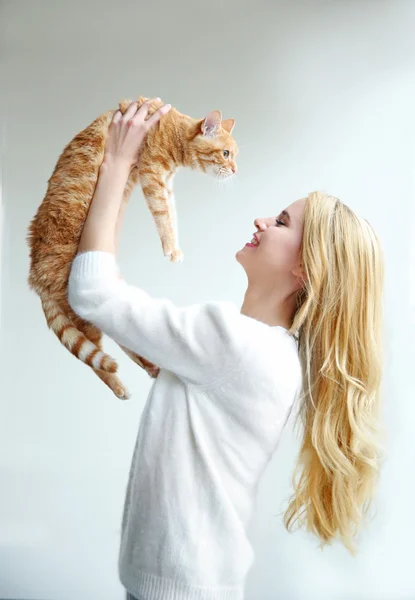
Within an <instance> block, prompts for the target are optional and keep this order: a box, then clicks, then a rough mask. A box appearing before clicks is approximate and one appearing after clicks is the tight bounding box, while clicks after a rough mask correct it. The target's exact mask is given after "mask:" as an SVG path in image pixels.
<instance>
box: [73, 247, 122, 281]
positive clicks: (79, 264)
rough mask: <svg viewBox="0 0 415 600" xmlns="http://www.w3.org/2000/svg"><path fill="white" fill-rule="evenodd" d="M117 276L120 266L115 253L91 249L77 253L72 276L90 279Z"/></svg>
mask: <svg viewBox="0 0 415 600" xmlns="http://www.w3.org/2000/svg"><path fill="white" fill-rule="evenodd" d="M105 275H106V276H108V275H110V276H117V275H118V267H117V263H116V260H115V256H114V254H112V253H111V252H103V251H101V250H90V251H88V252H81V253H80V254H77V255H76V256H75V258H74V260H73V263H72V268H71V278H73V279H90V278H91V277H102V276H105Z"/></svg>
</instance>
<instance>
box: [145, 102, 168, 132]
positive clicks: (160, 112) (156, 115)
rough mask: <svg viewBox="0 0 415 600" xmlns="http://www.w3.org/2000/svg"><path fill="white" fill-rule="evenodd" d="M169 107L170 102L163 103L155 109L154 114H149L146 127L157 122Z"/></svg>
mask: <svg viewBox="0 0 415 600" xmlns="http://www.w3.org/2000/svg"><path fill="white" fill-rule="evenodd" d="M170 109H171V104H164V105H163V106H162V107H161V108H159V109H158V110H156V112H155V113H154V115H151V117H150V118H149V119H147V121H146V123H147V124H148V127H152V126H153V125H155V124H156V123H158V122H159V121H160V119H161V117H162V116H163V115H166V114H167V113H168V112H169V110H170Z"/></svg>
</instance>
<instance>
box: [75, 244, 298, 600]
mask: <svg viewBox="0 0 415 600" xmlns="http://www.w3.org/2000/svg"><path fill="white" fill-rule="evenodd" d="M117 274H118V269H117V264H116V261H115V258H114V256H113V255H112V254H110V253H107V252H86V253H83V254H79V255H78V256H77V257H76V258H75V260H74V261H73V265H72V269H71V274H70V279H69V288H68V297H69V303H70V305H71V307H72V308H73V310H74V311H75V312H76V313H77V314H78V315H80V316H81V317H82V318H84V319H86V320H88V321H90V322H91V323H93V324H94V325H96V326H97V327H99V328H100V329H101V330H102V331H103V332H104V333H106V334H107V335H108V336H110V337H111V338H112V339H114V340H115V341H116V342H119V343H120V344H122V345H124V346H126V347H128V348H131V349H132V350H134V351H135V352H136V353H137V354H139V355H141V356H144V357H145V358H147V359H148V360H150V361H152V362H153V363H155V364H157V365H158V366H159V367H160V374H159V376H158V377H157V379H156V380H155V381H154V383H153V385H152V387H151V390H150V393H149V396H148V399H147V403H146V406H145V408H144V410H143V413H142V417H141V423H140V428H139V431H138V436H137V442H136V446H135V450H134V456H133V460H132V464H131V470H130V477H129V481H128V488H127V494H126V500H125V507H124V514H123V522H122V537H121V547H120V555H119V576H120V580H121V582H122V584H123V585H124V586H125V588H126V589H127V590H129V591H130V592H131V594H133V595H134V596H136V597H137V598H138V599H139V600H241V599H243V597H244V591H243V590H244V582H245V579H246V575H247V573H248V571H249V569H250V567H251V565H252V562H253V558H254V555H253V551H252V547H251V545H250V543H249V540H248V538H247V535H246V528H247V525H248V523H249V520H250V518H251V515H252V511H253V508H254V505H255V495H256V490H257V486H258V482H259V479H260V477H261V475H262V473H263V471H264V469H265V467H266V466H267V463H268V462H269V460H270V459H271V456H272V454H273V452H274V450H275V449H276V447H277V445H278V441H279V439H280V436H281V432H282V429H283V427H284V425H285V423H286V420H287V418H288V416H289V413H290V411H291V409H292V407H293V403H294V401H295V399H296V398H297V397H298V392H299V390H300V386H301V368H300V362H299V357H298V350H297V343H296V341H295V339H294V338H293V337H292V336H290V335H289V334H288V332H287V330H286V329H284V328H283V327H280V326H276V327H270V326H268V325H266V324H265V323H262V322H260V321H257V320H256V319H253V318H251V317H247V316H245V315H242V314H241V313H240V310H239V309H238V307H237V306H236V305H235V304H233V303H231V302H206V303H203V304H195V305H191V306H187V307H184V308H178V307H176V306H175V305H174V304H173V303H172V302H171V301H169V300H167V299H163V298H152V297H150V296H149V295H148V294H147V293H146V292H144V291H143V290H141V289H139V288H137V287H135V286H131V285H128V284H127V283H126V282H124V281H121V280H120V279H118V277H117Z"/></svg>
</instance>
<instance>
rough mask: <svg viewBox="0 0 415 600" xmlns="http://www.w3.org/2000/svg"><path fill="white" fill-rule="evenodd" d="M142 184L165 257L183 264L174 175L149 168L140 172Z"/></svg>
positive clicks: (144, 168)
mask: <svg viewBox="0 0 415 600" xmlns="http://www.w3.org/2000/svg"><path fill="white" fill-rule="evenodd" d="M140 182H141V187H142V190H143V193H144V197H145V199H146V202H147V206H148V208H149V210H150V212H151V214H152V216H153V219H154V222H155V224H156V227H157V231H158V234H159V237H160V241H161V245H162V248H163V254H164V256H165V257H166V258H168V259H169V261H170V262H181V261H182V260H183V252H182V251H181V250H180V248H179V242H178V232H177V217H176V206H175V202H174V195H173V190H172V174H171V173H169V172H168V171H165V172H162V173H160V172H158V173H157V174H156V173H154V172H153V171H152V170H151V169H149V168H148V166H147V167H143V168H142V169H141V170H140Z"/></svg>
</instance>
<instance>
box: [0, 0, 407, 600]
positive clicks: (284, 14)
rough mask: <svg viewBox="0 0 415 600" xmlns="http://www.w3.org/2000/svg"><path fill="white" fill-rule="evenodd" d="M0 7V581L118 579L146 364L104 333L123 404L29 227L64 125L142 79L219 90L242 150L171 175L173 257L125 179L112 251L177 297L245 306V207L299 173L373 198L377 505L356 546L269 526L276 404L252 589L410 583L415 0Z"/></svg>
mask: <svg viewBox="0 0 415 600" xmlns="http://www.w3.org/2000/svg"><path fill="white" fill-rule="evenodd" d="M0 18H1V28H0V40H1V41H0V44H1V69H2V75H1V87H2V92H1V102H2V107H1V115H2V122H1V138H0V139H1V151H2V168H1V176H2V186H1V194H2V204H1V207H2V212H1V215H2V224H3V227H2V244H1V294H0V298H1V330H0V331H1V337H0V342H1V348H0V351H1V354H0V365H1V380H0V381H1V384H0V385H1V387H0V394H1V418H0V439H1V452H0V478H1V480H0V486H1V494H0V597H14V598H27V599H33V600H34V599H38V600H39V599H50V600H74V599H76V600H98V599H99V600H115V599H120V600H121V598H123V591H122V587H121V585H120V583H119V581H118V574H117V558H118V544H119V533H120V524H121V511H122V505H123V499H124V492H125V487H126V482H127V476H128V470H129V467H130V459H131V456H132V451H133V445H134V442H135V437H136V433H137V429H138V425H139V420H140V415H141V411H142V409H143V406H144V403H145V401H146V397H147V394H148V391H149V388H150V385H151V380H150V379H149V378H148V376H147V375H146V374H144V373H143V372H142V371H140V370H139V369H138V368H137V367H136V366H135V365H134V364H133V363H132V362H130V361H129V360H128V358H127V357H126V356H124V354H123V353H122V352H120V351H119V349H118V348H117V346H116V345H115V344H113V343H112V342H111V341H110V340H108V341H107V343H106V348H107V350H108V351H109V352H110V353H113V354H114V355H115V356H116V357H117V358H118V359H119V363H120V374H121V377H122V380H123V381H124V382H125V383H126V384H127V386H128V387H129V388H130V390H131V391H132V393H133V397H132V399H131V400H130V401H129V402H125V403H123V402H121V401H119V400H117V399H116V398H115V397H114V396H113V395H112V393H111V392H110V391H109V390H107V388H106V387H105V386H104V384H103V383H101V382H100V381H99V380H98V378H97V377H96V376H95V375H94V374H93V373H92V372H91V371H90V370H89V369H88V368H87V367H85V366H84V365H82V364H81V363H80V362H79V361H77V360H75V359H74V358H73V357H72V356H71V355H70V354H69V353H68V351H67V350H65V349H64V348H63V347H62V346H61V345H60V344H59V342H58V341H57V339H56V338H55V336H54V335H53V334H52V333H51V332H50V331H48V329H47V327H46V323H45V320H44V316H43V313H42V310H41V307H40V303H39V299H38V298H37V296H35V294H33V293H32V292H29V290H28V286H27V283H26V278H27V273H28V267H29V260H28V249H27V245H26V242H25V236H26V231H27V227H28V225H29V222H30V219H31V218H32V216H33V215H34V214H35V212H36V210H37V207H38V205H39V204H40V202H41V200H42V198H43V196H44V194H45V191H46V187H47V180H48V178H49V177H50V175H51V173H52V171H53V168H54V166H55V164H56V161H57V158H58V155H59V154H60V152H61V151H62V149H63V147H64V146H65V145H66V143H67V142H69V140H70V139H71V138H72V137H73V136H74V135H75V134H76V133H78V132H79V131H80V130H81V129H83V128H84V127H85V126H87V125H88V124H89V123H90V122H91V121H92V120H93V119H94V118H95V117H96V116H98V115H99V114H100V113H101V112H103V111H105V110H107V109H109V108H115V107H116V106H117V103H118V101H119V100H120V99H122V98H123V97H125V96H126V97H129V98H131V99H134V98H135V97H136V96H138V95H140V94H143V95H149V96H157V95H160V96H161V97H162V98H163V99H164V101H165V102H170V103H172V104H173V105H175V106H176V107H177V108H178V109H179V110H181V111H182V112H184V113H187V114H189V115H192V116H194V117H200V118H201V117H203V116H204V115H205V114H206V113H207V112H208V111H210V110H212V109H216V108H219V109H221V110H222V112H223V116H224V118H228V117H234V118H235V119H236V127H235V130H234V135H235V138H236V139H237V141H238V143H239V144H240V148H241V151H240V157H239V161H238V164H239V173H238V177H237V179H236V180H235V181H233V182H232V183H231V184H229V185H226V186H219V185H217V184H216V183H215V181H214V180H213V179H209V178H207V177H203V176H202V175H201V174H198V173H193V172H190V171H182V172H181V173H180V174H179V175H178V177H177V179H176V183H175V189H176V198H177V207H178V218H179V231H180V243H181V247H182V249H183V251H184V253H185V260H184V263H182V264H181V265H172V264H169V263H168V262H166V260H165V259H164V258H163V256H162V252H161V246H160V242H159V240H158V238H157V234H156V231H155V227H154V226H153V222H152V218H151V216H150V214H149V212H148V210H147V208H146V205H145V202H144V200H143V198H142V196H141V192H140V191H139V190H136V191H135V193H134V195H133V197H132V199H131V204H130V206H129V209H128V213H127V219H126V224H125V229H124V231H123V237H122V242H121V250H120V257H119V262H120V265H121V269H122V272H123V275H124V277H125V278H126V279H127V281H129V282H131V283H135V284H137V285H139V286H141V287H142V288H144V289H145V290H146V291H147V292H149V293H150V294H152V295H153V296H155V297H157V296H159V297H160V296H164V297H168V298H170V299H171V300H173V301H174V302H176V303H177V304H178V305H186V304H190V303H193V302H199V301H204V300H212V299H223V300H233V301H235V302H236V303H238V304H239V305H241V303H242V300H243V294H244V290H245V285H246V278H245V275H244V272H243V270H242V268H241V267H240V265H238V264H237V263H236V261H235V258H234V255H235V252H236V251H237V250H238V249H239V248H241V247H242V246H243V245H244V244H245V242H246V241H248V240H250V238H251V234H252V233H253V231H254V226H253V219H254V218H255V217H257V216H264V215H273V214H276V213H278V212H279V211H280V210H281V209H283V208H285V207H286V206H288V205H289V204H290V203H291V202H293V201H294V200H296V199H297V198H300V197H303V196H305V195H306V194H307V193H309V192H311V191H313V190H315V189H324V190H326V191H328V192H329V193H331V194H333V195H336V196H338V197H339V198H340V199H341V200H343V201H344V202H346V203H347V204H348V205H349V206H350V207H351V208H352V209H354V210H355V211H356V212H357V213H358V214H359V215H360V216H362V217H365V218H367V219H368V220H369V221H370V222H371V223H372V224H373V225H374V227H375V228H376V230H377V231H378V233H379V235H380V237H381V239H382V242H383V245H384V249H385V254H386V289H385V296H384V308H385V330H386V339H387V348H386V356H387V363H386V365H385V380H384V390H383V393H384V398H385V399H384V418H385V421H386V426H387V430H388V435H389V449H388V459H387V461H386V462H385V465H384V468H383V472H382V480H381V484H380V488H379V495H378V497H377V504H376V507H375V509H376V510H377V516H376V518H375V519H374V520H373V521H372V523H371V524H370V526H369V527H368V528H367V529H366V530H365V531H364V532H363V533H362V535H361V536H360V538H359V542H360V551H359V555H358V558H357V559H353V558H351V557H350V556H349V555H348V554H347V552H346V550H345V549H344V548H343V547H342V546H341V545H339V544H337V543H336V544H334V545H333V547H331V548H328V549H326V551H325V552H324V553H321V552H320V551H319V550H318V549H317V543H316V540H315V539H314V538H312V537H311V536H309V535H307V534H305V533H303V532H299V533H294V534H291V535H290V534H288V533H287V532H286V531H285V529H284V528H283V526H282V523H281V517H279V516H278V513H281V511H282V510H283V509H284V508H285V507H286V502H284V501H285V500H286V498H287V497H288V495H289V493H290V491H291V485H290V476H291V472H292V469H293V467H294V464H295V458H296V454H297V450H298V440H297V439H296V437H295V432H293V430H292V424H291V425H289V426H288V427H287V428H286V430H285V432H284V435H283V438H282V440H281V444H280V446H279V450H278V452H277V453H276V454H275V456H274V459H273V461H272V463H271V464H270V466H269V468H268V470H267V472H266V474H265V476H264V478H263V480H262V482H261V487H260V490H259V496H258V505H257V512H256V515H255V518H254V520H253V522H252V526H251V528H250V537H251V539H252V543H253V545H254V549H255V552H256V562H255V564H254V566H253V568H252V570H251V571H250V573H249V577H248V580H247V593H246V598H247V600H277V599H281V600H317V599H318V600H363V599H373V600H410V599H412V600H413V599H414V598H415V579H414V569H413V566H414V561H413V556H414V554H413V540H414V533H415V532H414V523H413V498H414V493H415V487H414V479H413V474H414V467H413V465H414V461H415V452H414V448H415V446H414V442H413V431H414V425H415V423H414V420H415V419H414V416H415V415H414V392H413V364H414V344H413V339H414V323H415V284H414V270H413V266H412V265H413V261H414V259H415V250H414V243H413V241H412V246H411V236H412V240H413V239H414V236H415V231H414V229H415V227H414V223H415V212H414V209H413V206H414V175H413V173H414V171H413V167H414V129H415V128H414V106H415V102H414V100H415V81H414V63H415V38H414V35H413V31H414V19H415V3H414V2H412V1H408V2H404V1H397V0H391V1H381V0H371V1H362V0H360V1H353V0H350V1H325V2H323V1H308V2H299V1H290V2H281V1H278V2H277V1H273V2H263V1H259V0H256V1H255V2H254V1H252V2H241V1H239V2H237V1H235V0H232V1H227V2H216V1H214V0H211V1H210V2H208V3H207V2H206V3H202V2H190V1H189V2H187V3H186V2H156V3H150V2H117V3H109V2H107V3H106V2H100V3H98V2H97V3H95V2H89V3H85V2H80V1H78V2H73V1H71V2H44V1H33V2H23V1H14V2H2V3H1V13H0ZM410 257H411V258H410ZM410 265H411V267H410ZM253 402H255V399H254V398H253Z"/></svg>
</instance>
